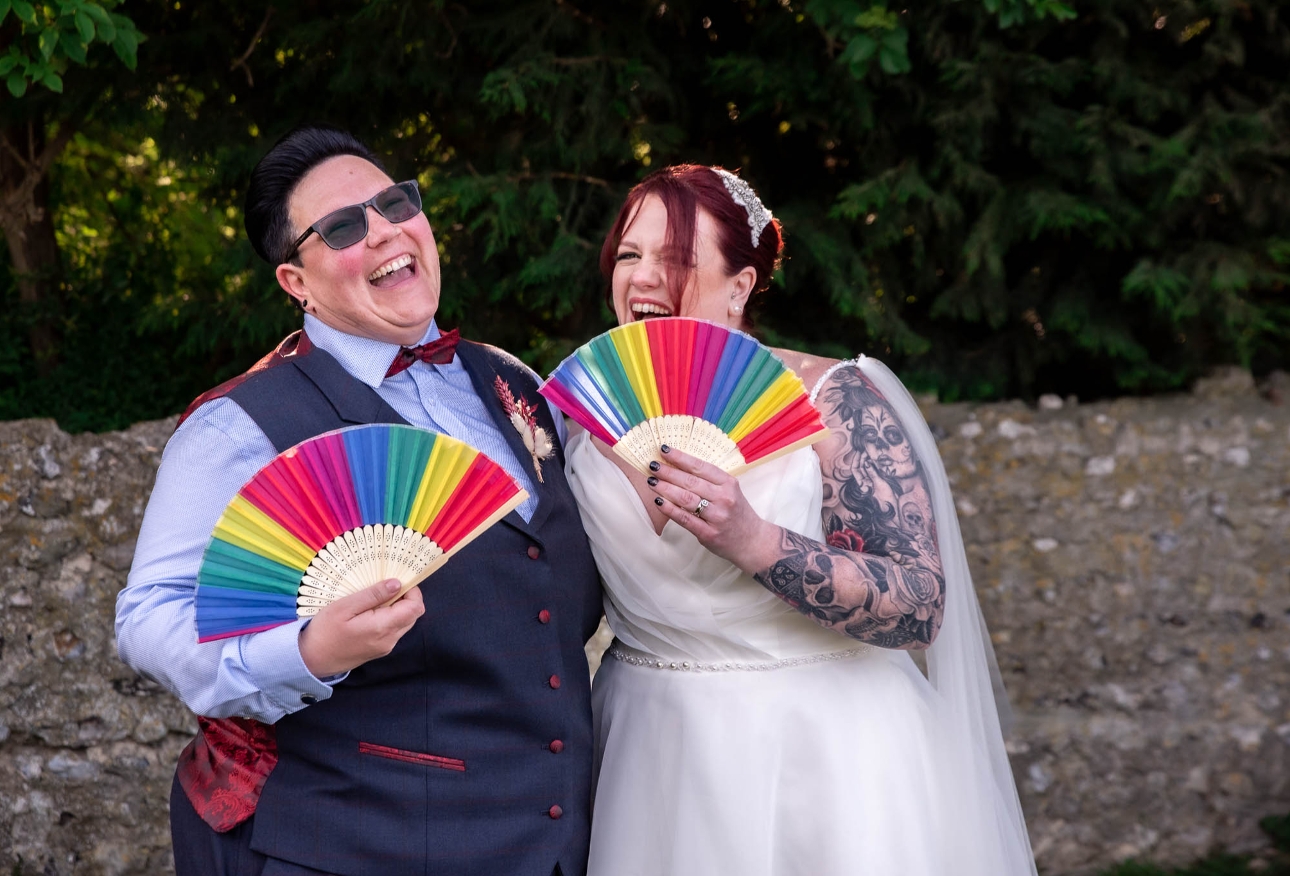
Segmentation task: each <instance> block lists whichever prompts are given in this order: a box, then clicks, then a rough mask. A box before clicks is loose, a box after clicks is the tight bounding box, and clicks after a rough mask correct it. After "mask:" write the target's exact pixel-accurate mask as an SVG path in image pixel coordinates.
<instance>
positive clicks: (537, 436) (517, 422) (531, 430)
mask: <svg viewBox="0 0 1290 876" xmlns="http://www.w3.org/2000/svg"><path fill="white" fill-rule="evenodd" d="M493 389H495V390H496V391H497V398H498V400H499V401H501V403H502V410H504V411H506V416H508V417H510V418H511V425H512V426H514V427H515V431H516V432H519V433H520V438H521V439H522V440H523V441H524V447H525V448H527V450H528V452H529V453H530V454H531V455H532V457H533V471H534V473H535V474H537V479H538V483H539V484H544V483H546V481H544V480H543V479H542V460H544V459H546V458H547V457H549V456H550V455H551V454H552V453H553V452H555V445H553V444H552V443H551V436H550V435H548V434H547V433H546V429H543V428H542V427H541V426H539V425H538V424H537V405H532V404H529V403H528V402H526V401H525V400H524V399H523V397H521V398H520V399H519V400H518V401H516V399H515V396H514V395H512V394H511V387H510V386H509V385H508V384H507V383H506V381H505V380H502V377H501V375H500V374H499V375H498V376H497V379H496V380H494V381H493Z"/></svg>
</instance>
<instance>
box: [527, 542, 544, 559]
mask: <svg viewBox="0 0 1290 876" xmlns="http://www.w3.org/2000/svg"><path fill="white" fill-rule="evenodd" d="M540 556H542V549H541V548H540V547H538V546H537V545H535V544H531V545H529V559H530V560H536V559H537V558H538V557H540Z"/></svg>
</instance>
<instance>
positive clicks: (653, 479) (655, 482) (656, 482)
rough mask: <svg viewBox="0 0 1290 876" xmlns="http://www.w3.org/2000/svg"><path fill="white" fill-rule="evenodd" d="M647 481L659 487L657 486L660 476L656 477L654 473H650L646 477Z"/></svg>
mask: <svg viewBox="0 0 1290 876" xmlns="http://www.w3.org/2000/svg"><path fill="white" fill-rule="evenodd" d="M645 483H647V484H649V485H650V486H651V487H657V486H658V478H656V477H654V476H653V475H650V476H649V477H647V478H646V479H645Z"/></svg>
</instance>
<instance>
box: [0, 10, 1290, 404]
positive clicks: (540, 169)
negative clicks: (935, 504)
mask: <svg viewBox="0 0 1290 876" xmlns="http://www.w3.org/2000/svg"><path fill="white" fill-rule="evenodd" d="M6 2H7V0H0V8H7V9H10V10H16V9H17V4H16V3H13V2H12V0H8V2H9V4H10V5H9V6H8V7H4V6H3V5H4V4H5V3H6ZM87 5H88V4H87V3H82V4H81V6H82V7H84V6H87ZM98 5H99V6H101V7H102V8H103V9H104V10H107V11H108V12H111V10H112V9H115V8H116V7H115V6H114V5H113V4H111V3H106V2H100V3H99V4H98ZM1279 6H1280V4H1278V3H1277V2H1276V0H1245V2H1242V3H1239V4H1233V3H1228V2H1226V0H1171V2H1170V3H1167V4H1165V5H1163V6H1160V7H1159V8H1158V9H1155V10H1154V11H1153V10H1152V9H1151V8H1147V7H1143V6H1142V5H1141V4H1138V3H1136V2H1130V0H1085V2H1082V3H1080V4H1079V5H1078V6H1073V5H1068V4H1064V3H1061V2H1056V0H957V2H955V0H934V2H928V3H922V4H910V5H907V6H900V5H891V6H888V5H886V4H884V3H878V2H873V0H669V2H667V3H666V4H663V3H659V2H657V0H628V2H624V0H563V2H559V3H550V2H546V0H479V2H474V3H471V4H456V3H448V2H446V0H433V2H416V3H414V2H411V0H336V2H332V3H329V4H327V6H326V12H325V13H324V12H322V8H321V7H320V6H319V5H318V4H316V3H314V2H305V0H296V2H275V3H274V4H273V5H272V6H271V7H270V6H265V5H264V4H261V3H252V2H250V0H228V2H225V3H221V4H218V5H216V4H202V3H182V4H175V3H173V2H162V0H136V2H134V3H132V4H131V5H130V7H129V11H130V17H131V20H132V21H133V22H134V24H135V26H136V27H137V29H138V31H139V32H140V33H146V34H148V41H147V42H146V43H144V44H143V45H141V46H140V47H139V56H138V60H139V63H138V69H137V71H136V72H134V73H133V74H130V73H127V72H126V71H124V70H123V69H114V68H119V67H120V65H119V64H117V65H99V66H98V67H97V68H96V69H94V70H89V69H88V68H82V67H79V66H77V65H76V64H75V63H74V60H75V59H74V58H73V63H72V65H71V66H69V67H67V72H66V74H65V77H64V78H65V89H66V93H65V94H64V95H63V96H61V97H54V96H51V95H50V94H49V92H48V91H47V89H32V90H31V91H29V92H28V93H27V94H26V96H25V97H24V98H23V99H22V100H21V101H18V102H16V104H17V105H11V106H8V107H0V123H12V122H13V121H14V120H19V121H20V120H21V119H23V118H35V117H37V116H36V115H35V114H36V113H37V110H39V111H40V112H41V113H43V114H44V115H43V118H44V119H45V124H53V123H54V122H55V120H71V121H74V122H75V123H76V124H77V125H79V126H81V128H82V130H83V134H82V136H81V137H80V138H78V139H77V140H75V141H74V142H73V145H72V146H71V147H69V150H68V152H67V153H66V154H65V156H64V157H63V159H62V160H61V162H60V163H59V164H58V165H56V166H55V167H54V169H53V172H52V175H51V180H52V183H53V188H52V195H51V197H52V200H51V204H52V206H53V209H54V215H55V217H56V224H57V226H58V228H59V229H60V238H59V240H60V246H61V247H62V249H63V252H62V262H63V265H62V267H63V286H64V290H65V292H66V299H65V301H64V302H63V303H62V305H60V306H61V308H62V309H61V310H60V312H59V315H60V319H61V320H62V321H63V323H64V324H65V326H66V327H67V330H68V332H69V333H70V334H69V337H71V336H72V335H74V334H75V332H76V331H80V330H81V329H82V328H83V327H93V326H109V325H110V326H114V328H113V331H114V332H118V334H117V335H114V336H113V343H114V344H117V345H118V346H119V348H120V359H119V363H118V364H113V365H112V366H111V369H108V368H102V369H99V370H98V371H97V372H96V373H95V374H93V375H89V376H88V377H83V381H84V380H100V381H101V382H102V383H103V388H102V389H101V390H94V393H98V394H99V395H98V396H95V397H96V398H98V397H102V398H113V399H117V400H116V401H113V402H112V404H113V405H114V406H113V407H108V408H103V409H100V410H99V412H98V413H91V412H89V411H88V410H87V411H86V412H85V413H83V414H82V413H75V414H73V413H70V411H71V410H72V407H74V406H75V402H71V401H69V402H67V404H68V405H69V406H70V407H68V408H67V410H68V411H69V413H61V412H56V411H55V407H54V402H53V401H52V400H51V394H50V393H49V392H47V391H45V389H40V387H47V386H48V384H45V383H39V382H33V378H32V377H31V375H30V374H29V373H28V372H27V370H26V369H25V366H24V363H25V362H26V361H27V358H28V357H27V354H26V353H25V352H24V347H23V345H24V344H25V341H24V340H23V337H24V335H23V326H24V325H26V324H28V323H29V322H30V320H31V319H34V318H36V314H35V312H34V311H33V310H32V308H30V307H27V308H25V309H24V308H17V309H15V310H12V311H7V312H6V315H5V316H4V317H3V319H4V320H5V321H4V322H3V323H2V324H0V335H3V338H4V340H5V346H4V347H3V351H4V352H2V353H0V376H3V377H4V378H5V385H0V415H4V416H19V415H32V414H43V415H50V414H53V415H57V416H59V417H60V418H63V417H72V416H76V417H80V419H78V420H76V422H78V423H83V424H85V425H86V426H87V427H93V428H104V427H106V425H107V424H109V423H110V424H120V423H122V422H124V421H125V420H126V418H127V417H128V416H135V417H142V416H159V415H162V414H164V413H170V412H174V411H176V410H179V409H180V408H182V407H183V405H184V404H185V403H186V402H187V401H188V400H189V399H190V398H191V397H193V396H194V395H196V394H197V393H199V392H200V391H202V390H203V389H205V388H207V387H209V386H210V385H212V384H213V383H214V382H216V380H218V379H219V378H220V377H222V376H224V375H227V374H231V373H235V372H236V371H237V370H238V369H240V368H243V367H245V366H246V365H248V364H250V362H252V361H253V360H254V359H255V358H257V357H258V355H259V354H261V353H263V352H264V351H265V350H266V349H267V348H268V346H269V345H270V344H271V343H272V341H273V340H274V339H276V338H277V337H279V336H280V335H281V334H283V333H285V332H286V331H287V330H288V329H289V328H290V327H291V325H292V324H293V322H294V321H295V317H294V315H293V313H292V311H290V309H288V308H287V307H286V306H285V304H284V299H285V296H284V295H283V294H282V293H281V292H280V291H279V290H278V289H277V287H276V283H275V282H274V279H273V277H272V271H271V270H270V269H269V268H268V267H267V266H264V265H258V264H256V263H255V261H254V259H253V257H252V256H251V255H250V252H249V248H248V247H247V245H246V243H245V242H244V241H243V239H242V232H241V220H240V216H239V214H238V210H239V209H240V202H241V197H242V191H241V187H242V186H243V185H244V183H245V180H246V177H247V175H248V173H249V171H250V168H251V167H252V166H253V164H254V162H255V161H256V160H257V159H258V158H259V156H260V155H262V154H263V153H264V151H265V150H266V149H267V148H268V147H269V146H270V145H271V144H272V143H273V142H274V140H276V138H277V137H279V136H280V135H281V134H283V133H285V132H286V131H287V130H288V129H290V128H291V127H292V126H293V125H295V124H297V123H299V122H301V121H307V120H312V121H329V122H332V123H335V124H340V125H342V126H344V127H348V128H350V129H351V130H353V131H355V132H356V133H357V134H359V135H360V136H362V137H363V138H364V139H366V140H367V141H369V142H370V143H371V144H372V145H373V146H374V147H375V148H376V149H377V150H378V152H380V153H382V154H383V155H386V156H388V162H387V163H388V165H389V167H390V169H391V172H392V173H393V174H394V175H395V176H396V177H400V178H402V177H406V176H411V175H416V176H417V177H418V178H419V179H420V181H421V183H422V186H423V189H424V191H425V193H426V210H427V213H428V214H429V216H430V219H431V223H432V226H433V227H434V229H435V234H436V237H437V239H438V242H439V245H440V250H441V258H442V262H443V277H444V295H443V299H442V305H441V311H440V316H441V321H442V322H443V324H444V325H445V326H452V325H460V326H461V327H462V329H463V332H464V333H465V334H466V335H467V336H471V337H476V338H479V339H481V340H486V341H489V342H492V343H497V344H500V345H502V346H504V347H506V348H508V349H511V350H513V351H514V352H516V353H517V354H519V355H521V356H522V357H524V358H525V359H526V360H527V361H528V362H529V363H530V364H532V365H534V366H535V367H536V368H538V370H539V371H545V370H547V369H549V368H550V367H552V366H553V365H554V364H555V363H556V362H558V361H559V359H560V358H561V357H562V356H564V355H565V354H567V353H568V352H569V351H570V350H571V349H572V348H573V347H574V346H576V345H577V344H578V343H580V342H582V341H584V340H586V339H587V338H588V337H590V336H591V335H592V334H594V333H596V332H598V331H600V330H602V329H604V328H607V327H608V326H609V324H610V321H611V317H610V314H609V312H608V310H607V309H606V308H605V306H604V304H603V300H604V290H605V283H604V280H603V279H602V278H601V277H600V275H599V271H598V267H597V261H598V255H599V249H600V245H601V242H602V240H603V237H604V234H605V232H606V230H607V228H608V227H609V225H610V223H611V222H612V220H613V218H614V215H615V213H616V210H617V208H618V205H619V204H620V203H621V201H622V198H623V196H624V195H625V193H626V191H627V190H628V188H630V186H631V185H633V184H634V183H635V182H637V181H638V180H639V179H640V178H641V177H642V176H643V175H645V174H646V173H648V172H650V171H651V170H654V169H657V168H659V167H662V166H665V165H667V164H671V163H677V162H685V161H690V162H698V163H708V164H719V165H722V166H725V167H729V168H739V169H741V172H742V173H743V174H744V175H745V176H746V177H747V178H748V179H749V181H750V182H751V183H752V184H753V185H754V186H756V187H757V189H758V191H759V192H760V193H761V194H762V196H763V199H764V200H765V202H766V204H767V205H768V206H769V207H770V208H771V209H772V210H773V211H774V212H775V215H776V216H777V217H779V219H780V220H781V221H782V222H783V223H784V227H785V230H786V251H785V255H786V259H785V263H784V267H783V270H782V272H781V274H780V275H779V276H778V277H777V278H776V280H775V283H774V284H773V287H772V290H771V291H772V294H771V295H769V296H767V298H766V300H765V301H764V302H762V303H761V305H760V312H759V315H758V316H759V325H760V327H761V328H760V330H761V332H762V334H763V336H764V337H765V338H766V339H767V340H768V341H770V342H772V343H776V344H780V345H785V346H791V347H796V348H800V349H807V350H811V351H813V352H817V353H820V354H824V355H833V356H849V355H854V354H855V353H857V352H861V351H863V352H867V353H871V354H873V355H876V356H879V357H881V358H883V359H885V360H887V361H888V362H889V363H890V364H892V365H893V367H895V368H897V370H899V371H900V373H901V374H902V375H903V376H904V377H905V378H906V379H907V380H908V381H909V382H910V383H911V384H912V385H914V386H915V387H917V388H919V389H922V390H927V389H932V390H936V391H938V392H939V393H940V394H941V395H942V397H943V398H946V399H954V398H990V397H998V396H1018V395H1020V396H1034V395H1037V394H1038V393H1040V392H1056V393H1059V394H1068V393H1076V394H1079V395H1080V396H1082V397H1086V398H1087V397H1098V396H1102V395H1107V394H1112V393H1120V392H1125V391H1130V392H1151V391H1159V390H1166V389H1170V388H1175V387H1180V386H1183V385H1185V384H1186V383H1187V382H1189V381H1190V380H1192V379H1193V378H1194V377H1196V376H1197V375H1199V374H1200V373H1202V372H1203V371H1204V370H1205V369H1207V368H1209V367H1211V366H1212V365H1215V364H1223V363H1239V364H1243V365H1245V366H1247V367H1250V368H1253V369H1254V370H1256V371H1258V372H1266V371H1268V370H1270V369H1272V368H1277V367H1281V368H1285V367H1290V360H1288V355H1290V354H1288V353H1287V350H1290V337H1288V336H1287V335H1288V334H1290V300H1288V297H1287V291H1286V290H1287V282H1288V281H1290V236H1287V231H1286V229H1287V228H1290V72H1288V71H1290V24H1288V22H1287V20H1286V17H1285V14H1284V11H1283V10H1281V9H1280V8H1279ZM32 8H33V13H35V12H36V10H37V7H32ZM66 8H70V6H69V5H68V4H62V3H54V4H45V5H43V6H41V7H39V10H40V12H39V14H40V15H44V16H46V17H45V18H44V19H41V21H42V22H43V24H42V25H41V28H43V30H41V31H40V32H47V31H49V29H50V28H52V27H55V26H56V27H57V28H59V34H60V36H59V42H58V45H57V46H56V47H55V48H54V49H53V52H52V54H51V55H50V58H52V59H54V60H58V59H59V58H61V57H62V55H60V52H64V51H65V49H64V48H63V35H64V34H66V33H67V30H66V28H67V26H68V22H71V26H72V27H75V28H77V30H76V38H77V39H83V38H84V37H85V35H86V32H84V31H81V30H80V29H79V19H77V18H76V15H75V14H73V15H72V16H71V17H70V18H68V16H66V15H65V14H63V12H62V11H61V10H65V9H66ZM1076 12H1078V14H1076ZM56 13H57V14H56ZM15 14H16V13H15ZM86 14H87V15H88V13H86ZM111 14H116V13H115V12H111ZM17 21H18V19H17V18H10V19H8V21H7V22H5V23H4V25H3V26H4V27H5V28H6V33H10V32H12V29H13V28H14V27H15V26H16V25H15V22H17ZM22 27H23V28H24V29H23V30H22V32H21V34H20V35H19V39H18V40H16V41H15V42H14V43H13V45H16V46H19V50H20V51H22V52H24V53H25V54H24V57H29V58H37V57H39V56H40V51H41V49H40V42H39V39H40V36H39V32H38V29H34V28H33V29H30V30H28V29H25V28H28V27H29V25H27V24H23V25H22ZM119 33H120V30H118V32H117V35H118V36H119ZM102 36H103V34H102V32H101V30H100V28H99V27H98V25H97V24H96V25H95V31H94V38H95V39H96V40H99V39H100V38H101V37H102ZM84 44H85V45H89V43H88V42H86V43H84ZM45 45H46V47H48V46H50V45H51V44H50V42H49V39H48V38H47V39H46V43H45ZM113 45H114V46H115V43H113ZM11 51H12V49H11ZM67 57H69V58H72V57H73V56H72V55H71V54H68V55H67ZM90 60H91V62H92V61H93V59H92V58H91V59H90ZM14 69H17V68H16V66H15V67H14ZM23 69H24V70H25V69H26V68H25V67H24V68H23ZM10 72H12V70H11V71H10ZM23 75H24V76H25V75H26V74H25V73H24V74H23ZM24 81H27V82H30V81H32V80H31V79H24ZM35 81H40V80H39V79H37V80H35ZM23 113H28V115H26V116H24V115H23ZM6 120H7V121H6ZM59 123H61V122H59ZM127 159H128V161H127ZM123 162H125V163H123ZM130 162H138V163H137V164H131V163H130ZM163 177H165V178H166V179H168V180H169V182H168V183H167V184H162V182H161V180H162V178H163ZM78 223H79V224H78ZM80 225H84V226H85V227H86V228H92V229H93V230H94V231H95V232H96V234H97V236H96V237H92V238H91V237H90V236H88V235H86V234H82V233H79V232H78V233H77V234H72V233H70V232H68V231H67V229H68V228H69V227H80ZM127 291H128V292H129V294H128V295H127V294H126V293H127ZM6 294H7V295H8V296H9V298H10V299H12V297H13V295H14V294H15V293H13V292H8V293H6ZM42 306H53V305H42ZM24 320H26V321H27V322H24ZM87 331H88V329H87ZM93 334H94V332H90V335H93ZM86 336H89V335H86ZM117 337H119V338H120V339H121V340H120V341H119V342H118V341H117V340H115V339H116V338H117ZM113 355H116V354H115V353H114V354H113ZM117 361H118V360H114V362H117ZM171 361H174V362H184V363H200V365H201V367H200V368H197V367H193V368H191V369H190V368H189V367H188V365H183V366H181V367H174V368H170V369H169V370H167V366H166V364H165V363H167V362H171ZM131 369H134V370H131ZM158 369H160V370H161V371H164V372H165V373H166V374H167V375H168V376H167V378H166V380H164V381H156V380H154V381H152V382H151V383H150V382H149V381H148V380H145V379H140V380H136V381H133V383H134V384H135V387H136V388H133V389H130V388H128V386H127V384H130V383H131V382H132V381H130V380H125V379H117V378H116V375H117V374H121V375H125V374H134V373H138V374H148V373H156V372H157V371H158ZM94 393H90V392H89V391H88V390H87V392H86V394H89V395H93V394H94ZM113 393H117V394H120V393H125V394H129V393H133V395H130V399H133V400H130V401H126V400H124V399H125V398H126V396H125V395H120V397H119V398H118V396H116V395H113ZM87 404H88V403H87ZM94 404H98V402H94ZM123 411H130V412H132V413H130V414H128V415H127V414H125V413H122V412H123Z"/></svg>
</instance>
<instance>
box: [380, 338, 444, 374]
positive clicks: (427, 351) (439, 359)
mask: <svg viewBox="0 0 1290 876" xmlns="http://www.w3.org/2000/svg"><path fill="white" fill-rule="evenodd" d="M459 340H461V335H460V334H459V333H458V331H457V329H453V330H451V331H447V332H444V333H443V334H441V335H440V336H439V337H437V338H435V339H434V340H433V341H430V342H428V343H425V344H421V345H420V346H417V347H403V348H401V349H400V350H399V352H398V354H397V355H395V357H394V361H393V362H391V363H390V369H389V370H388V371H386V372H385V376H386V377H393V376H394V375H396V374H398V373H400V372H402V371H407V370H408V369H409V368H411V367H412V363H413V362H428V363H430V364H431V365H450V364H452V358H453V356H455V355H457V342H458V341H459Z"/></svg>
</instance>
